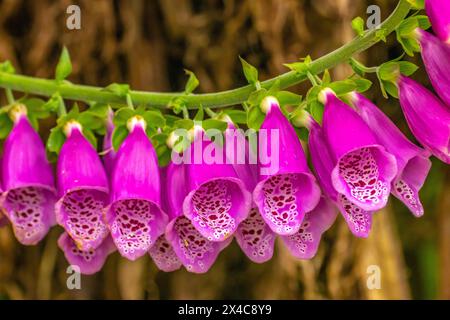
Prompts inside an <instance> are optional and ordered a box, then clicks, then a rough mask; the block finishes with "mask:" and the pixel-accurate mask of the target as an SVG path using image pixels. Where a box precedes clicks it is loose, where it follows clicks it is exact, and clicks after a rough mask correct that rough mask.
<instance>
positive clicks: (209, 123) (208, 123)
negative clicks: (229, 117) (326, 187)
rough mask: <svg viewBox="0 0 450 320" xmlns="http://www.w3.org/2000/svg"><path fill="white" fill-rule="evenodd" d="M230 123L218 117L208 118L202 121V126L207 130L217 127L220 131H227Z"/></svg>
mask: <svg viewBox="0 0 450 320" xmlns="http://www.w3.org/2000/svg"><path fill="white" fill-rule="evenodd" d="M227 126H228V124H227V123H226V122H225V121H220V120H217V119H206V120H205V121H202V128H203V129H204V130H205V131H207V130H209V129H217V130H220V131H222V132H223V131H225V130H226V129H227Z"/></svg>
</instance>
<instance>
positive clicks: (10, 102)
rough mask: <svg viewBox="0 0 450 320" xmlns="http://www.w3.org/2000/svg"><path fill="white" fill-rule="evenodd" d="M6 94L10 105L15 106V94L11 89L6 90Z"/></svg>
mask: <svg viewBox="0 0 450 320" xmlns="http://www.w3.org/2000/svg"><path fill="white" fill-rule="evenodd" d="M5 92H6V100H7V101H8V104H13V103H14V101H15V99H14V94H13V93H12V90H11V89H8V88H7V89H5Z"/></svg>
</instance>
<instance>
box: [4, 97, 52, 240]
mask: <svg viewBox="0 0 450 320" xmlns="http://www.w3.org/2000/svg"><path fill="white" fill-rule="evenodd" d="M12 112H13V113H14V118H15V119H14V127H13V129H12V131H11V133H10V134H9V136H8V138H7V139H6V141H5V143H4V146H3V151H4V153H3V161H2V178H3V187H4V188H5V194H4V195H3V197H4V201H3V208H4V214H5V215H6V217H7V218H8V219H9V221H10V222H11V224H12V227H13V230H14V234H15V235H16V238H17V240H18V241H19V242H21V243H22V244H24V245H34V244H36V243H38V242H39V241H40V240H41V239H42V238H43V237H44V236H45V235H46V234H47V232H48V230H49V229H50V227H51V226H53V225H54V224H55V216H54V205H55V200H56V190H55V187H54V178H53V173H52V167H51V165H50V163H48V161H47V159H46V154H45V147H44V144H43V143H42V140H41V138H40V137H39V135H38V133H37V132H36V131H35V130H34V129H33V128H32V127H31V125H30V122H29V121H28V119H27V117H26V110H25V109H24V107H23V106H21V105H17V110H13V111H12Z"/></svg>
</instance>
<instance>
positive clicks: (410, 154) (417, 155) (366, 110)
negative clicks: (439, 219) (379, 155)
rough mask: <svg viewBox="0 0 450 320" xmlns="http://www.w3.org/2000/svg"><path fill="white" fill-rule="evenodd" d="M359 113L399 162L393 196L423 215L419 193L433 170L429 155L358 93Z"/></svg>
mask: <svg viewBox="0 0 450 320" xmlns="http://www.w3.org/2000/svg"><path fill="white" fill-rule="evenodd" d="M352 100H353V104H354V106H355V108H356V111H357V112H358V113H359V115H360V116H361V117H362V118H363V120H364V121H365V122H366V124H367V125H368V126H369V127H370V129H372V131H373V132H376V133H377V140H378V142H379V143H380V144H382V145H383V146H384V147H385V148H386V149H387V151H388V152H390V153H392V154H393V155H394V156H395V159H396V160H397V169H398V171H397V175H396V176H395V178H394V180H393V181H392V189H391V192H392V194H393V195H394V196H396V197H397V198H398V199H399V200H401V201H402V202H403V203H404V204H405V205H406V206H407V207H408V208H409V209H410V210H411V212H412V213H413V214H414V215H415V216H416V217H420V216H422V215H423V206H422V203H421V202H420V199H419V190H420V188H421V187H422V186H423V184H424V182H425V179H426V177H427V175H428V172H429V171H430V168H431V161H430V159H429V153H428V152H426V151H425V150H423V149H422V148H419V147H418V146H416V145H415V144H413V143H412V142H411V141H409V140H408V138H406V137H405V135H404V134H403V133H402V132H401V131H400V129H398V128H397V127H396V126H395V124H394V123H393V122H392V121H391V120H390V119H389V118H388V117H387V116H386V115H385V114H384V113H383V112H382V111H381V110H380V109H378V108H377V106H375V105H374V104H373V103H372V102H371V101H370V100H368V99H367V98H365V97H364V96H363V95H361V94H359V93H353V94H352Z"/></svg>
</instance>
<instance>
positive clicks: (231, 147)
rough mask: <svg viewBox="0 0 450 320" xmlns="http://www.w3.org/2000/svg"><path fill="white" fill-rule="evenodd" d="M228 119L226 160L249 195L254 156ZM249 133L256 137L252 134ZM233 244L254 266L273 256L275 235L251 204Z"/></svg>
mask: <svg viewBox="0 0 450 320" xmlns="http://www.w3.org/2000/svg"><path fill="white" fill-rule="evenodd" d="M227 120H228V123H229V124H228V128H227V130H225V145H226V150H227V157H229V158H232V159H229V160H230V162H231V163H232V164H233V168H234V169H235V171H236V173H237V175H238V177H239V178H240V179H241V180H242V181H243V182H244V183H245V186H246V187H247V190H248V191H250V192H252V191H253V190H254V189H255V186H256V183H257V173H258V172H257V170H258V167H257V165H256V155H254V154H253V150H252V149H251V147H250V144H249V143H248V141H247V140H246V138H245V135H244V133H243V132H242V131H241V130H240V129H237V128H236V127H235V126H234V125H233V124H232V122H231V120H230V119H227ZM253 134H255V135H256V132H254V133H253ZM234 235H235V237H236V242H237V243H238V245H239V247H240V248H241V250H242V251H243V252H244V253H245V255H246V256H247V257H248V258H249V259H250V260H252V261H253V262H256V263H263V262H266V261H268V260H270V259H271V258H272V256H273V252H274V245H275V239H276V235H275V234H274V232H273V231H272V229H270V227H269V226H268V225H267V224H266V222H265V221H264V219H263V218H262V216H261V214H260V213H259V210H258V207H257V206H256V204H255V203H253V205H252V208H251V209H250V213H249V215H248V217H247V219H245V220H244V221H242V222H241V223H240V224H239V226H238V228H237V230H236V232H235V234H234Z"/></svg>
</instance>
